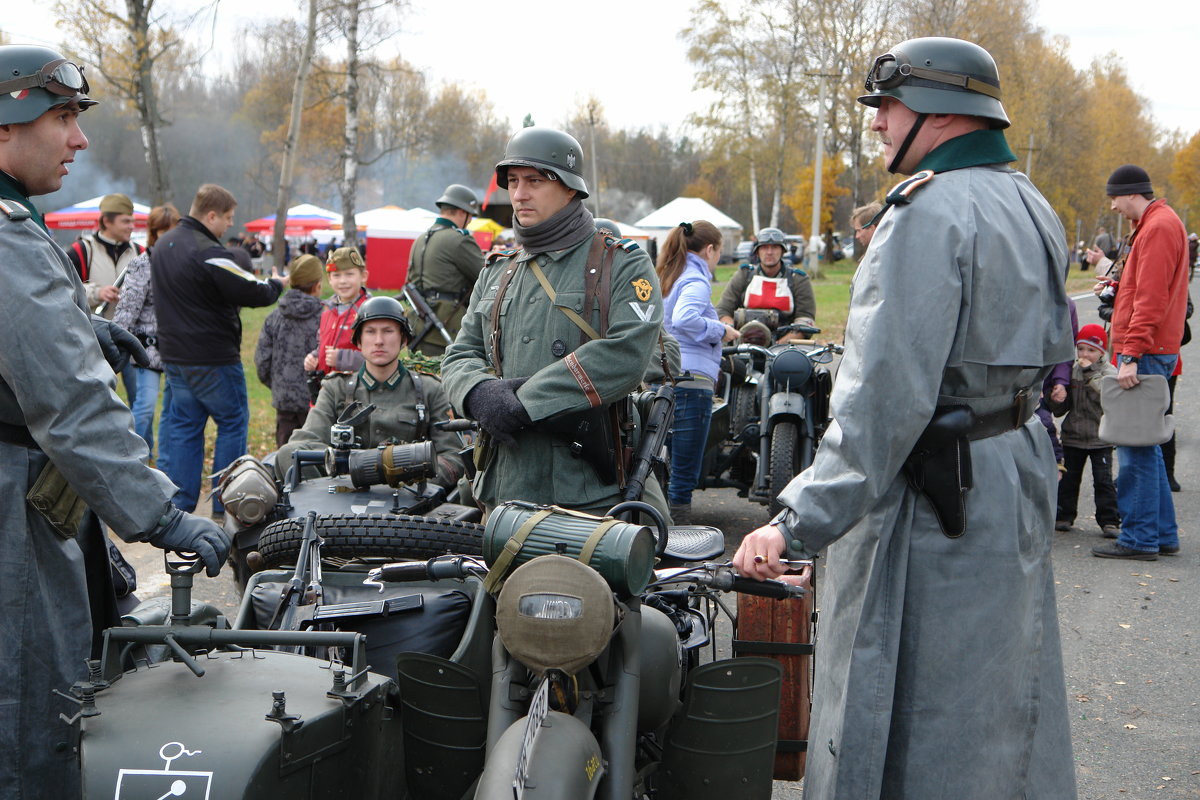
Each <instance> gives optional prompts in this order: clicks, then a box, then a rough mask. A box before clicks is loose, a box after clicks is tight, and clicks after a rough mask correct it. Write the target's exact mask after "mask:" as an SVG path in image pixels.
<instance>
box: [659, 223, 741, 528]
mask: <svg viewBox="0 0 1200 800" xmlns="http://www.w3.org/2000/svg"><path fill="white" fill-rule="evenodd" d="M720 257H721V232H720V231H719V230H717V227H716V226H715V225H713V224H712V223H711V222H706V221H705V220H697V221H695V222H681V223H679V225H677V226H676V227H674V228H672V229H671V232H670V233H669V234H667V238H666V240H665V241H664V242H663V245H662V249H661V250H660V251H659V254H658V265H657V267H656V269H657V271H658V280H659V283H660V284H661V285H662V292H663V328H664V329H665V330H666V331H667V332H668V333H670V334H671V335H673V336H674V337H675V338H676V339H678V340H679V349H680V354H681V357H682V361H683V371H684V374H683V376H682V378H681V380H680V381H679V382H678V383H677V384H676V385H675V424H674V426H673V427H672V429H671V481H670V485H669V487H668V490H667V501H668V502H669V504H670V506H671V517H672V518H673V519H674V521H675V522H676V523H683V522H686V521H687V518H688V516H689V514H690V513H691V510H692V489H694V488H695V487H696V483H697V481H699V480H700V469H701V466H702V465H703V463H704V445H705V441H706V440H707V439H708V425H709V421H710V420H711V419H712V404H713V387H714V385H715V384H716V380H717V373H718V371H719V369H720V364H721V343H722V342H729V341H733V340H734V339H736V338H737V336H738V332H737V329H735V328H733V327H731V326H729V325H725V324H723V323H721V322H719V321H718V320H717V312H716V309H715V308H713V304H712V268H713V267H715V266H716V264H717V261H718V260H719V259H720Z"/></svg>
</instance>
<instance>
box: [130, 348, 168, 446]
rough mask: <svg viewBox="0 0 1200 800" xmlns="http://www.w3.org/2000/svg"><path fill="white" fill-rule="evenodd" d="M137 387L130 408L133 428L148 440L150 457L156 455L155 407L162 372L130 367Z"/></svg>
mask: <svg viewBox="0 0 1200 800" xmlns="http://www.w3.org/2000/svg"><path fill="white" fill-rule="evenodd" d="M129 369H130V370H132V372H133V380H134V385H135V386H136V387H137V389H136V391H135V393H134V396H133V399H132V400H131V401H130V403H129V410H130V411H132V412H133V429H134V431H135V432H136V433H137V435H138V436H140V437H142V438H143V439H144V440H145V441H146V446H147V447H149V448H150V457H151V458H153V457H154V407H155V405H157V404H158V387H159V384H160V382H161V380H162V373H161V372H158V371H157V370H153V369H142V368H141V367H130V368H129Z"/></svg>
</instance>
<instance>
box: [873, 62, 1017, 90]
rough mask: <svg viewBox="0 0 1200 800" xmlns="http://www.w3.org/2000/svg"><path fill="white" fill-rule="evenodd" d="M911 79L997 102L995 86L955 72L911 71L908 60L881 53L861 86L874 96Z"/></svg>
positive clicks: (938, 70)
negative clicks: (947, 85)
mask: <svg viewBox="0 0 1200 800" xmlns="http://www.w3.org/2000/svg"><path fill="white" fill-rule="evenodd" d="M913 78H918V79H920V80H923V81H933V82H934V83H943V84H949V85H951V86H957V87H959V88H960V89H964V90H966V91H968V92H978V93H979V94H985V95H987V96H988V97H994V98H995V99H997V100H999V99H1000V88H999V87H998V86H992V85H991V84H990V83H985V82H984V81H981V80H979V79H978V78H972V77H971V76H969V75H960V74H958V73H957V72H944V71H942V70H940V69H929V68H927V67H914V66H913V65H912V64H910V63H908V57H907V56H905V55H904V54H902V53H901V54H893V53H884V54H883V55H881V56H879V58H877V59H875V63H874V64H872V65H871V69H870V71H869V72H867V80H866V82H865V83H866V87H867V91H868V92H878V91H882V90H884V89H893V88H895V87H897V86H899V85H900V84H902V83H906V82H909V81H911V80H912V79H913ZM918 85H920V84H918Z"/></svg>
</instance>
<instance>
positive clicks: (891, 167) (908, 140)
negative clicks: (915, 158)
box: [887, 114, 929, 173]
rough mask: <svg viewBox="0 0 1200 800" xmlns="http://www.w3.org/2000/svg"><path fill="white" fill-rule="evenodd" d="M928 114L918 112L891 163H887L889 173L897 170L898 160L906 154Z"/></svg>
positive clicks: (898, 167) (898, 168)
mask: <svg viewBox="0 0 1200 800" xmlns="http://www.w3.org/2000/svg"><path fill="white" fill-rule="evenodd" d="M928 116H929V115H928V114H918V115H917V120H916V122H914V123H913V126H912V127H911V128H909V129H908V136H905V137H904V142H903V143H901V145H900V149H899V150H897V151H896V155H895V156H893V157H892V163H890V164H888V167H887V170H888V172H891V173H896V172H899V170H900V162H901V161H903V160H904V156H906V155H907V154H908V148H910V147H912V143H913V139H916V138H917V134H918V133H920V132H921V126H922V125H924V124H925V120H926V118H927V117H928Z"/></svg>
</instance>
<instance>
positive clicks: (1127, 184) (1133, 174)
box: [1104, 164, 1154, 197]
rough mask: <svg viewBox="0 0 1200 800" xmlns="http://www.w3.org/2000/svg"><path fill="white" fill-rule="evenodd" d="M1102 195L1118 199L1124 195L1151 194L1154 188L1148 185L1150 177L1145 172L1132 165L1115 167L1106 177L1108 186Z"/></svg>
mask: <svg viewBox="0 0 1200 800" xmlns="http://www.w3.org/2000/svg"><path fill="white" fill-rule="evenodd" d="M1104 193H1105V194H1106V195H1108V196H1109V197H1120V196H1122V195H1126V194H1153V193H1154V187H1153V186H1151V185H1150V176H1149V175H1148V174H1147V173H1146V170H1144V169H1142V168H1141V167H1138V166H1135V165H1133V164H1125V165H1123V166H1120V167H1117V168H1116V169H1115V170H1114V171H1113V174H1112V175H1109V176H1108V186H1107V187H1105V190H1104Z"/></svg>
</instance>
